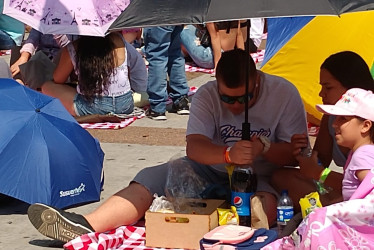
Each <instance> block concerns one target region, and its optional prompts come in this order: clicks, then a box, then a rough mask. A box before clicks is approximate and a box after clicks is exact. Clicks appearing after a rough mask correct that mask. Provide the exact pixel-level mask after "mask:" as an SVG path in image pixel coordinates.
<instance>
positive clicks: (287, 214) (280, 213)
mask: <svg viewBox="0 0 374 250" xmlns="http://www.w3.org/2000/svg"><path fill="white" fill-rule="evenodd" d="M292 217H293V202H292V200H291V198H290V197H289V196H288V191H287V190H282V193H281V197H280V198H279V200H278V204H277V224H278V235H282V232H283V229H284V228H285V227H286V225H287V223H288V221H289V220H291V219H292Z"/></svg>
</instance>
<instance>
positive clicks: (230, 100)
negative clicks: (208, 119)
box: [219, 93, 253, 104]
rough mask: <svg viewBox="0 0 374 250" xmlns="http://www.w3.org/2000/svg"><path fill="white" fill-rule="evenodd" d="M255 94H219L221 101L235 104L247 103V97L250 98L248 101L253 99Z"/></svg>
mask: <svg viewBox="0 0 374 250" xmlns="http://www.w3.org/2000/svg"><path fill="white" fill-rule="evenodd" d="M252 97H253V94H252V93H248V94H247V95H242V96H228V95H221V94H220V95H219V98H220V99H221V101H223V102H224V103H227V104H234V103H235V102H238V103H240V104H244V103H245V98H248V102H249V101H250V100H251V99H252Z"/></svg>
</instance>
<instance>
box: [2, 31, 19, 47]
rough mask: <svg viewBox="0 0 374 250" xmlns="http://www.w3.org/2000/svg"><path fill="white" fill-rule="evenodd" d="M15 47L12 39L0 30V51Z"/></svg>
mask: <svg viewBox="0 0 374 250" xmlns="http://www.w3.org/2000/svg"><path fill="white" fill-rule="evenodd" d="M15 46H16V43H15V42H14V41H13V39H12V38H11V37H10V36H9V35H8V34H7V33H6V32H4V31H2V30H0V50H9V49H11V48H13V47H15Z"/></svg>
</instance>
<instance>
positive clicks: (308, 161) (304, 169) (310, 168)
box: [297, 151, 323, 180]
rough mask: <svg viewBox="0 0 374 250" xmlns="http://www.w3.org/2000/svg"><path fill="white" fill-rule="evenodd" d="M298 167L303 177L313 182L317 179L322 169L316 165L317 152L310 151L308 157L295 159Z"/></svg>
mask: <svg viewBox="0 0 374 250" xmlns="http://www.w3.org/2000/svg"><path fill="white" fill-rule="evenodd" d="M297 160H298V161H299V166H300V173H301V174H302V175H304V176H307V177H309V178H312V179H314V180H318V179H319V175H320V173H321V172H322V170H323V167H322V166H320V165H319V163H318V152H317V151H312V155H311V156H310V157H305V156H301V155H299V156H298V157H297Z"/></svg>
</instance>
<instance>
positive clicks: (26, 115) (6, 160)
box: [0, 79, 104, 208]
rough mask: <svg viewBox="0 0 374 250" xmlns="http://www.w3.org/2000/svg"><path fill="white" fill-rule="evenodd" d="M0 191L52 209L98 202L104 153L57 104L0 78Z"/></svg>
mask: <svg viewBox="0 0 374 250" xmlns="http://www.w3.org/2000/svg"><path fill="white" fill-rule="evenodd" d="M0 117H1V118H0V193H3V194H6V195H9V196H11V197H14V198H17V199H19V200H22V201H25V202H27V203H30V204H32V203H36V202H40V203H44V204H48V205H52V206H55V207H58V208H64V207H70V206H76V205H79V204H83V203H88V202H92V201H98V200H99V199H100V192H101V184H102V183H101V176H102V169H103V158H104V153H103V151H102V150H101V148H100V145H99V142H98V141H97V140H96V139H95V138H93V137H92V136H91V135H90V134H89V133H88V132H87V131H86V130H84V129H83V128H82V127H81V126H80V125H79V124H78V123H77V122H76V120H75V119H74V118H73V117H72V116H71V115H70V114H69V113H68V112H67V110H66V109H65V108H64V107H63V106H62V104H61V102H60V101H59V100H58V99H56V98H52V97H49V96H46V95H44V94H41V93H39V92H37V91H34V90H32V89H30V88H27V87H25V86H23V85H20V84H18V83H17V82H16V81H14V80H12V79H0Z"/></svg>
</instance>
